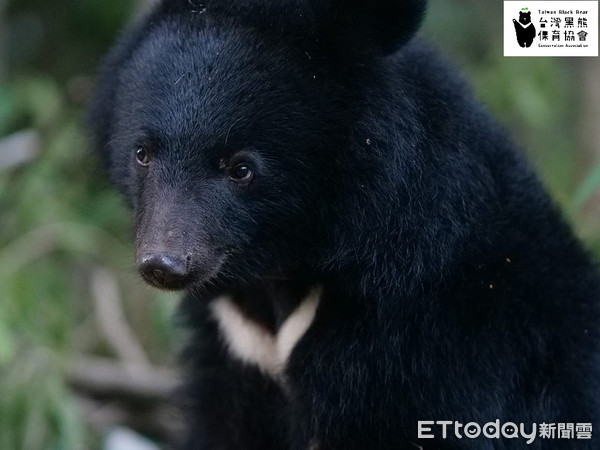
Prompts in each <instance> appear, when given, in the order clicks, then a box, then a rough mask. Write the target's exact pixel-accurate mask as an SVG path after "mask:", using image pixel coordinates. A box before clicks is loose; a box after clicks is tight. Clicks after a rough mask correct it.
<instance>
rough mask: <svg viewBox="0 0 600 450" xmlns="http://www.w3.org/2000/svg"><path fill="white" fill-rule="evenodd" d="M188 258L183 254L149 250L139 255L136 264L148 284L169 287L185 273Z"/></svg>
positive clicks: (177, 281)
mask: <svg viewBox="0 0 600 450" xmlns="http://www.w3.org/2000/svg"><path fill="white" fill-rule="evenodd" d="M188 260H189V258H188V257H187V256H185V255H174V254H171V253H152V252H149V253H142V254H141V255H139V257H138V260H137V266H138V270H139V271H140V273H141V274H142V276H143V277H144V278H145V279H146V280H147V281H148V282H149V283H150V284H154V285H156V286H158V287H165V288H169V287H172V285H174V284H177V283H179V282H181V281H182V279H183V278H184V277H185V276H186V275H187V273H188Z"/></svg>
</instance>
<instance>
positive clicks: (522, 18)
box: [519, 11, 531, 25]
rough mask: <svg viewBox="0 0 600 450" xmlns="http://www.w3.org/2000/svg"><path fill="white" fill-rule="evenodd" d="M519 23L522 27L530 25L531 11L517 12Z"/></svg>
mask: <svg viewBox="0 0 600 450" xmlns="http://www.w3.org/2000/svg"><path fill="white" fill-rule="evenodd" d="M519 22H520V23H522V24H523V25H527V24H529V23H531V11H519Z"/></svg>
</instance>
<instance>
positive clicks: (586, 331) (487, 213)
mask: <svg viewBox="0 0 600 450" xmlns="http://www.w3.org/2000/svg"><path fill="white" fill-rule="evenodd" d="M424 8H425V5H424V2H423V1H418V0H396V1H392V0H371V1H370V2H365V1H360V2H359V1H356V0H345V1H342V0H262V1H261V0H231V1H222V0H203V1H202V2H201V1H200V0H192V1H189V0H164V1H162V2H161V3H159V4H158V5H156V6H155V7H154V8H153V9H152V11H150V12H148V13H147V14H146V15H145V16H144V17H143V18H141V19H140V20H139V21H138V22H137V23H136V24H134V26H133V27H132V28H131V29H130V30H129V31H128V32H127V33H126V34H125V35H124V36H123V37H122V38H121V40H120V42H119V43H118V45H117V46H116V47H115V48H114V50H113V51H112V52H111V53H110V55H109V56H108V58H107V59H106V61H105V63H104V65H103V67H102V69H101V72H100V74H99V79H98V84H97V90H96V93H95V96H94V98H93V100H92V103H91V107H90V111H89V117H88V123H89V126H90V129H91V131H92V135H93V141H94V143H95V147H96V149H97V151H98V152H99V153H100V154H101V155H102V158H103V159H104V160H105V161H106V164H107V168H108V170H109V171H110V173H111V175H112V177H113V179H114V181H115V182H116V184H117V185H118V186H119V188H120V189H121V190H122V192H123V193H124V194H125V196H126V198H127V199H128V201H129V202H130V203H131V206H132V208H133V210H134V213H135V214H134V217H135V221H134V222H135V223H134V226H135V233H136V245H135V247H136V256H137V264H138V268H139V270H140V272H141V274H142V276H143V278H144V279H145V280H146V281H147V282H148V283H150V284H152V285H154V286H157V287H159V288H164V289H185V290H186V291H187V294H186V296H185V299H184V301H183V305H182V309H181V314H182V317H183V318H184V320H185V321H186V323H187V326H188V327H190V328H191V330H192V331H193V337H192V339H191V341H190V344H189V346H188V348H187V351H186V352H185V354H184V360H185V362H186V363H187V376H188V382H187V384H186V388H185V390H184V394H183V400H184V403H185V407H186V414H187V416H186V417H187V419H188V420H189V424H188V430H189V433H188V434H187V435H186V436H185V437H182V441H184V442H183V445H184V446H186V447H187V448H191V449H218V450H226V449H256V450H259V449H260V450H268V449H290V450H309V449H312V450H317V449H318V450H333V449H335V450H353V449H360V450H365V449H390V450H391V449H394V450H397V449H411V450H412V449H415V448H419V447H422V448H425V449H457V448H465V449H466V448H469V449H489V448H495V449H504V448H506V449H508V448H511V449H512V448H525V447H526V444H525V440H524V439H522V438H512V439H511V438H507V437H504V436H500V437H498V438H493V439H488V438H485V437H483V436H480V437H478V438H476V439H470V438H466V437H465V436H464V435H463V436H462V439H460V438H459V437H457V436H456V435H455V433H454V432H450V431H449V432H448V433H447V436H446V437H445V438H444V437H443V436H442V433H441V431H440V430H439V429H438V431H437V432H434V433H433V434H434V435H435V437H434V438H421V439H420V438H419V433H418V431H419V430H418V421H420V420H421V421H436V420H437V421H441V420H451V421H459V422H461V423H462V424H465V423H467V422H476V423H478V424H481V425H483V424H485V423H487V422H490V421H495V420H498V419H499V420H500V421H501V422H502V423H505V422H514V423H516V424H520V423H523V424H524V425H525V426H526V427H527V430H530V429H531V428H532V426H534V427H535V425H534V424H540V423H542V422H546V423H551V424H558V423H589V424H591V425H592V426H593V432H596V433H600V422H599V421H598V412H599V409H598V406H599V405H598V401H599V399H600V389H599V388H600V378H599V374H600V372H599V363H600V359H599V356H600V354H599V352H598V342H599V329H598V326H599V323H600V317H599V310H598V299H599V293H600V283H599V279H598V276H597V274H596V270H595V267H594V265H593V263H592V261H591V258H590V257H589V256H588V254H587V253H586V252H585V251H584V250H583V249H582V247H581V246H580V244H579V243H578V242H577V240H576V239H575V238H574V237H573V234H572V233H571V231H570V229H569V227H568V226H567V225H566V224H565V223H564V222H563V220H562V219H561V216H560V214H559V212H558V211H557V209H556V208H555V207H554V206H553V204H552V202H551V201H550V199H549V198H548V196H547V195H546V194H545V192H544V190H543V188H542V187H541V185H540V183H539V181H538V180H537V178H536V177H535V176H534V175H533V174H532V172H531V171H530V169H529V167H528V165H527V164H526V163H525V162H524V161H523V159H522V158H521V157H520V156H519V155H518V154H517V152H516V151H515V146H514V145H513V144H512V143H511V141H510V140H509V139H508V138H507V137H506V136H505V134H504V133H503V132H502V131H501V129H500V128H499V127H498V126H497V125H496V124H495V123H494V121H493V120H492V119H491V118H490V117H489V115H488V113H487V112H486V111H485V110H484V108H482V107H481V106H480V105H479V104H478V103H477V102H476V101H475V100H474V99H473V97H472V95H471V93H470V91H469V89H468V88H467V87H466V86H465V85H464V83H463V82H462V81H461V79H460V78H459V77H458V76H457V75H456V73H455V72H454V71H453V70H452V69H451V68H449V67H448V65H447V64H446V63H445V62H444V61H442V60H441V59H440V58H439V57H438V56H437V55H436V53H435V52H433V51H431V50H429V49H428V47H427V46H426V45H424V44H423V43H421V42H420V41H419V40H418V39H415V38H413V34H414V33H415V31H416V29H417V28H418V26H419V23H420V21H421V18H422V15H423V11H424ZM596 430H597V431H596ZM594 443H595V444H594ZM527 448H552V449H560V448H569V449H570V448H589V449H591V448H598V440H597V439H595V437H593V439H592V440H579V441H578V440H566V439H563V440H558V439H555V440H544V439H541V438H539V437H538V438H537V439H536V440H535V441H534V442H533V443H532V444H531V445H530V446H527Z"/></svg>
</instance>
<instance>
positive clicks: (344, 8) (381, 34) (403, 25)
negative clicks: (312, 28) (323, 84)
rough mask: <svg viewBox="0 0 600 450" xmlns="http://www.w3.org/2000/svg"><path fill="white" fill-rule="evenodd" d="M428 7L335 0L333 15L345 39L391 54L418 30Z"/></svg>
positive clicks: (400, 0)
mask: <svg viewBox="0 0 600 450" xmlns="http://www.w3.org/2000/svg"><path fill="white" fill-rule="evenodd" d="M330 1H331V0H330ZM426 5H427V1H426V0H333V8H334V11H333V15H334V17H335V22H336V26H337V27H339V26H342V27H343V28H344V29H343V30H340V29H339V28H338V29H337V30H338V31H337V32H338V33H339V32H341V33H342V35H344V36H345V37H344V40H354V41H356V40H357V39H360V40H363V41H364V42H363V43H364V44H367V45H368V46H370V47H371V48H373V49H374V50H377V51H380V52H382V53H383V54H389V53H393V52H394V51H396V50H397V49H398V48H400V47H401V46H402V44H404V43H405V42H406V41H408V40H409V39H410V38H411V37H412V36H413V35H414V34H415V32H416V31H417V30H418V29H419V26H420V25H421V22H422V20H423V16H424V13H425V7H426ZM335 28H336V27H334V30H335Z"/></svg>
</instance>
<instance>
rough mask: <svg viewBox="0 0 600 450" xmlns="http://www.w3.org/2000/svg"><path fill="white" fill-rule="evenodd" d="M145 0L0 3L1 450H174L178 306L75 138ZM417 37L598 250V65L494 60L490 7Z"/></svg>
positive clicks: (444, 13)
mask: <svg viewBox="0 0 600 450" xmlns="http://www.w3.org/2000/svg"><path fill="white" fill-rule="evenodd" d="M140 3H141V2H140V1H133V0H103V1H100V0H54V1H52V2H49V1H47V0H18V1H17V0H0V449H88V448H89V449H94V448H105V449H109V450H113V449H120V448H127V449H136V448H140V449H152V448H157V447H156V446H158V448H168V443H169V442H170V441H171V439H172V437H173V435H176V434H177V423H178V420H177V414H176V412H175V411H174V409H173V408H172V406H170V405H169V402H168V399H169V392H170V391H171V389H172V387H173V386H174V385H175V383H176V381H177V375H176V373H175V371H174V370H173V368H174V367H175V364H174V362H175V360H176V357H175V355H176V353H177V342H180V341H181V337H178V336H177V333H178V332H177V329H176V327H175V326H174V325H175V324H174V319H173V313H174V310H175V308H176V304H177V296H176V295H168V294H163V293H158V292H156V291H154V290H151V289H150V288H147V287H145V285H144V284H143V283H142V282H141V281H140V280H139V278H138V277H137V275H136V271H135V268H134V263H133V246H132V244H131V232H130V225H129V213H128V211H127V209H126V207H125V206H124V204H123V203H122V201H121V199H120V197H118V196H117V194H116V193H115V192H114V191H112V190H111V189H110V187H109V186H108V183H107V182H106V180H105V179H104V177H103V174H102V173H101V171H99V170H98V167H99V165H98V161H97V160H96V159H95V156H94V155H93V154H92V153H91V152H90V151H89V148H88V146H87V144H86V140H85V136H84V133H83V131H82V128H81V119H82V111H83V108H84V106H85V104H86V101H87V99H88V97H89V93H90V90H91V88H92V86H93V79H94V71H95V69H96V67H97V65H98V62H99V60H100V58H101V57H102V55H103V54H104V53H105V52H106V51H107V49H108V48H109V46H110V45H111V43H113V42H114V40H115V38H116V36H117V35H118V33H119V30H120V29H121V28H122V26H123V25H125V24H126V23H127V21H128V20H129V18H130V17H131V15H132V14H133V13H134V12H135V11H137V10H138V9H139V8H140V6H141V5H140ZM422 34H424V35H426V36H427V37H428V39H429V40H430V41H431V42H433V43H434V45H436V46H437V47H439V48H440V49H441V50H442V51H443V52H444V53H446V54H447V55H449V56H450V58H451V59H453V60H454V61H455V62H456V64H457V65H458V66H459V67H460V68H461V70H463V72H464V73H465V74H466V75H467V76H468V77H469V78H470V79H471V80H472V82H473V85H474V88H475V90H476V92H477V94H478V96H479V98H480V99H481V100H482V101H483V102H484V103H485V104H486V105H487V106H488V108H489V109H490V110H492V111H493V112H494V113H495V114H496V116H497V117H498V118H499V119H500V120H501V121H502V122H503V123H504V125H505V126H506V127H507V128H508V129H509V130H510V132H511V133H512V135H513V136H514V138H515V140H516V141H517V142H519V143H520V144H521V147H522V148H523V149H524V151H525V152H526V153H527V155H528V157H529V159H530V160H531V161H532V163H533V164H534V165H535V166H536V167H537V168H538V171H539V173H540V175H541V177H542V178H543V180H544V182H545V183H546V185H547V186H548V188H549V189H550V191H551V192H552V194H553V196H554V198H555V199H556V201H557V202H558V204H559V205H560V206H561V207H562V209H563V211H564V214H565V216H566V217H567V219H568V220H569V221H570V222H571V223H572V224H573V225H574V226H575V229H576V230H577V233H578V234H579V236H581V237H582V239H584V240H585V242H586V244H587V245H588V247H589V248H590V249H591V250H592V251H594V252H595V253H596V254H598V255H600V226H599V225H600V193H599V191H600V59H598V58H504V57H503V56H502V53H503V50H502V2H501V1H500V0H494V1H492V0H485V1H482V0H430V7H429V13H428V17H427V19H426V23H425V26H424V30H423V32H422ZM134 432H135V433H136V434H132V433H134ZM142 436H143V437H142Z"/></svg>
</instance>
